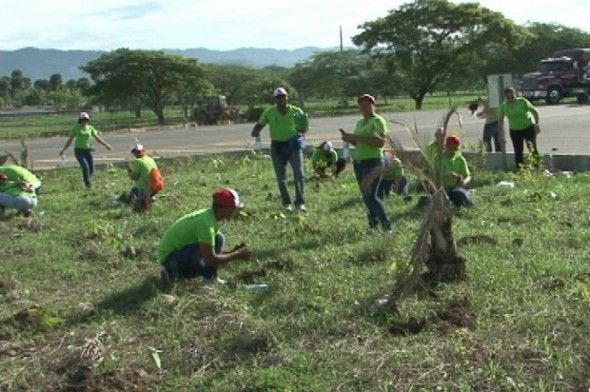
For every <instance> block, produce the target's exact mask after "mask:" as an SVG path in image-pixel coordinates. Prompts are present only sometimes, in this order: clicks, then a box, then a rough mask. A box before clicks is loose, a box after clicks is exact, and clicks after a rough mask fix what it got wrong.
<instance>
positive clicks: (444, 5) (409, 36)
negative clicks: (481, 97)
mask: <svg viewBox="0 0 590 392" xmlns="http://www.w3.org/2000/svg"><path fill="white" fill-rule="evenodd" d="M361 28H362V29H363V31H362V32H361V33H360V34H358V35H356V36H355V37H353V42H354V43H355V44H357V45H360V46H362V47H363V49H364V50H366V51H370V52H371V53H372V54H373V55H374V56H377V57H385V58H387V59H388V63H389V65H390V71H391V72H395V73H396V74H397V76H398V80H399V84H400V86H399V87H400V89H403V90H404V91H405V92H406V93H407V94H408V95H409V96H410V97H412V98H413V99H414V101H415V105H416V109H418V110H419V109H421V108H422V102H423V100H424V96H425V95H426V94H427V93H429V92H433V91H434V90H435V89H436V88H438V87H440V86H441V85H442V84H443V83H444V82H445V81H446V80H448V79H449V78H450V76H451V75H454V74H457V73H458V74H461V73H463V72H464V71H465V68H466V67H469V65H470V64H471V63H475V62H476V60H477V59H478V58H479V57H481V56H482V55H483V54H484V53H485V52H486V51H488V50H489V48H490V46H506V47H510V46H515V45H517V44H518V42H520V41H521V40H522V39H524V37H526V32H525V31H524V30H523V29H521V28H519V27H518V26H517V25H515V24H514V23H513V22H512V21H510V20H508V19H506V18H505V17H504V16H503V15H502V14H500V13H498V12H494V11H491V10H489V9H487V8H484V7H481V6H480V5H479V4H476V3H463V4H454V3H452V2H450V1H447V0H415V1H413V2H411V3H407V4H404V5H402V6H400V7H399V8H397V9H395V10H392V11H390V13H389V14H388V15H387V16H385V17H382V18H379V19H376V20H374V21H370V22H366V23H364V24H363V25H362V26H361Z"/></svg>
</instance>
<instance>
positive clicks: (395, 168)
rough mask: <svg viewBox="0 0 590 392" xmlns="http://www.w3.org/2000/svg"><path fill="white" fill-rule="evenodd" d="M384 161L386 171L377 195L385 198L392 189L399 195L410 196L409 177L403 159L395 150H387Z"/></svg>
mask: <svg viewBox="0 0 590 392" xmlns="http://www.w3.org/2000/svg"><path fill="white" fill-rule="evenodd" d="M384 162H385V170H386V172H385V174H383V179H382V180H381V185H380V186H379V191H378V193H377V196H379V198H380V199H381V200H383V199H384V198H385V196H388V195H389V194H390V193H391V192H392V191H393V192H395V193H396V194H398V195H403V196H409V193H410V192H409V189H408V188H409V186H408V179H407V178H406V176H405V175H404V166H403V164H402V161H401V160H400V159H399V158H398V157H396V156H395V153H394V152H393V151H386V152H385V154H384Z"/></svg>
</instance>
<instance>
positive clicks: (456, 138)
mask: <svg viewBox="0 0 590 392" xmlns="http://www.w3.org/2000/svg"><path fill="white" fill-rule="evenodd" d="M445 143H447V144H455V145H457V146H458V145H460V144H461V138H460V137H459V136H457V135H451V136H447V140H446V141H445Z"/></svg>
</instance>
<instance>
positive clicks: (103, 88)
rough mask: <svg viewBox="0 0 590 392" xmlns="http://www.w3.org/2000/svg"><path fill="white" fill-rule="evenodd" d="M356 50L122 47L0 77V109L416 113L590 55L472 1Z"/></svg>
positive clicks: (361, 39) (430, 0) (408, 21)
mask: <svg viewBox="0 0 590 392" xmlns="http://www.w3.org/2000/svg"><path fill="white" fill-rule="evenodd" d="M353 42H354V43H355V44H356V45H357V46H358V49H348V50H344V51H332V52H319V53H317V54H315V55H314V56H312V57H311V58H310V59H308V60H307V61H305V62H302V63H299V64H297V65H295V66H294V67H291V68H285V67H278V66H270V67H266V68H262V69H260V68H249V67H245V66H239V65H220V64H199V63H198V61H197V60H195V59H189V58H184V57H180V56H175V55H167V54H164V53H162V52H158V51H144V50H129V49H118V50H115V51H113V52H109V53H107V54H104V55H102V56H101V57H100V58H98V59H96V60H94V61H91V62H89V63H88V64H86V65H83V66H81V69H82V70H84V71H85V72H87V73H88V74H89V78H88V79H87V78H82V79H79V80H68V81H67V82H65V83H63V82H62V80H61V76H60V75H59V74H54V75H51V77H50V78H49V79H48V80H37V81H35V82H34V83H33V84H31V80H30V79H29V78H27V77H25V76H24V75H23V74H22V72H20V71H18V70H15V71H14V72H12V75H11V76H6V77H3V78H1V79H0V106H4V107H6V106H13V107H15V106H22V105H51V106H53V107H54V108H55V109H56V110H64V109H76V108H81V107H84V106H86V105H101V106H104V107H108V108H120V109H129V110H132V111H134V112H135V113H136V115H137V116H140V115H141V110H142V109H144V108H146V109H149V110H152V111H153V112H154V113H155V114H156V116H157V118H158V120H159V122H160V123H164V122H165V121H166V119H165V117H164V108H165V107H166V106H168V105H180V106H181V107H182V108H183V109H184V112H185V116H186V117H189V116H190V114H191V113H192V111H193V109H194V107H195V105H197V104H198V102H199V101H200V100H202V99H203V98H204V97H205V96H208V95H213V94H222V95H225V96H226V97H227V101H228V103H229V104H231V105H244V106H247V107H248V108H249V109H253V108H254V106H255V105H258V104H261V103H267V102H269V100H270V93H271V91H272V89H273V88H274V87H276V86H278V85H282V86H285V87H287V88H288V89H289V90H290V92H291V95H292V98H293V99H294V100H297V99H298V97H299V98H302V99H303V98H304V99H308V98H319V99H321V98H328V97H329V98H339V99H341V102H342V104H343V105H346V104H347V98H349V97H353V96H356V95H357V94H359V93H361V92H371V93H373V94H376V95H378V96H380V97H385V98H386V97H393V96H410V97H412V98H413V99H414V101H415V105H416V109H420V108H421V107H422V101H423V99H424V97H425V96H426V95H427V94H431V93H434V92H446V93H449V94H451V93H453V92H455V91H465V90H475V89H482V88H483V87H484V86H485V77H486V75H488V74H493V73H513V74H523V73H525V72H528V71H533V70H534V69H535V68H536V64H537V62H538V61H539V60H540V59H542V58H545V57H548V56H550V55H551V54H552V53H553V52H555V51H557V50H561V49H566V48H573V47H590V34H589V33H587V32H584V31H582V30H580V29H576V28H570V27H566V26H561V25H556V24H544V23H531V24H527V25H524V26H519V25H516V24H515V23H513V22H512V21H511V20H508V19H506V18H505V17H504V16H503V15H502V14H500V13H498V12H494V11H491V10H489V9H487V8H484V7H481V6H479V5H478V4H476V3H464V4H454V3H451V2H449V1H447V0H415V1H413V2H410V3H407V4H404V5H402V6H400V7H398V8H397V9H395V10H392V11H391V12H390V13H389V14H388V15H387V16H385V17H383V18H379V19H376V20H374V21H369V22H366V23H365V24H363V25H362V26H361V33H360V34H358V35H357V36H355V37H353Z"/></svg>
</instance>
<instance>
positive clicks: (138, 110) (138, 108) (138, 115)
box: [133, 105, 141, 118]
mask: <svg viewBox="0 0 590 392" xmlns="http://www.w3.org/2000/svg"><path fill="white" fill-rule="evenodd" d="M133 112H134V114H135V118H141V106H139V105H137V106H135V109H134V110H133Z"/></svg>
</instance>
